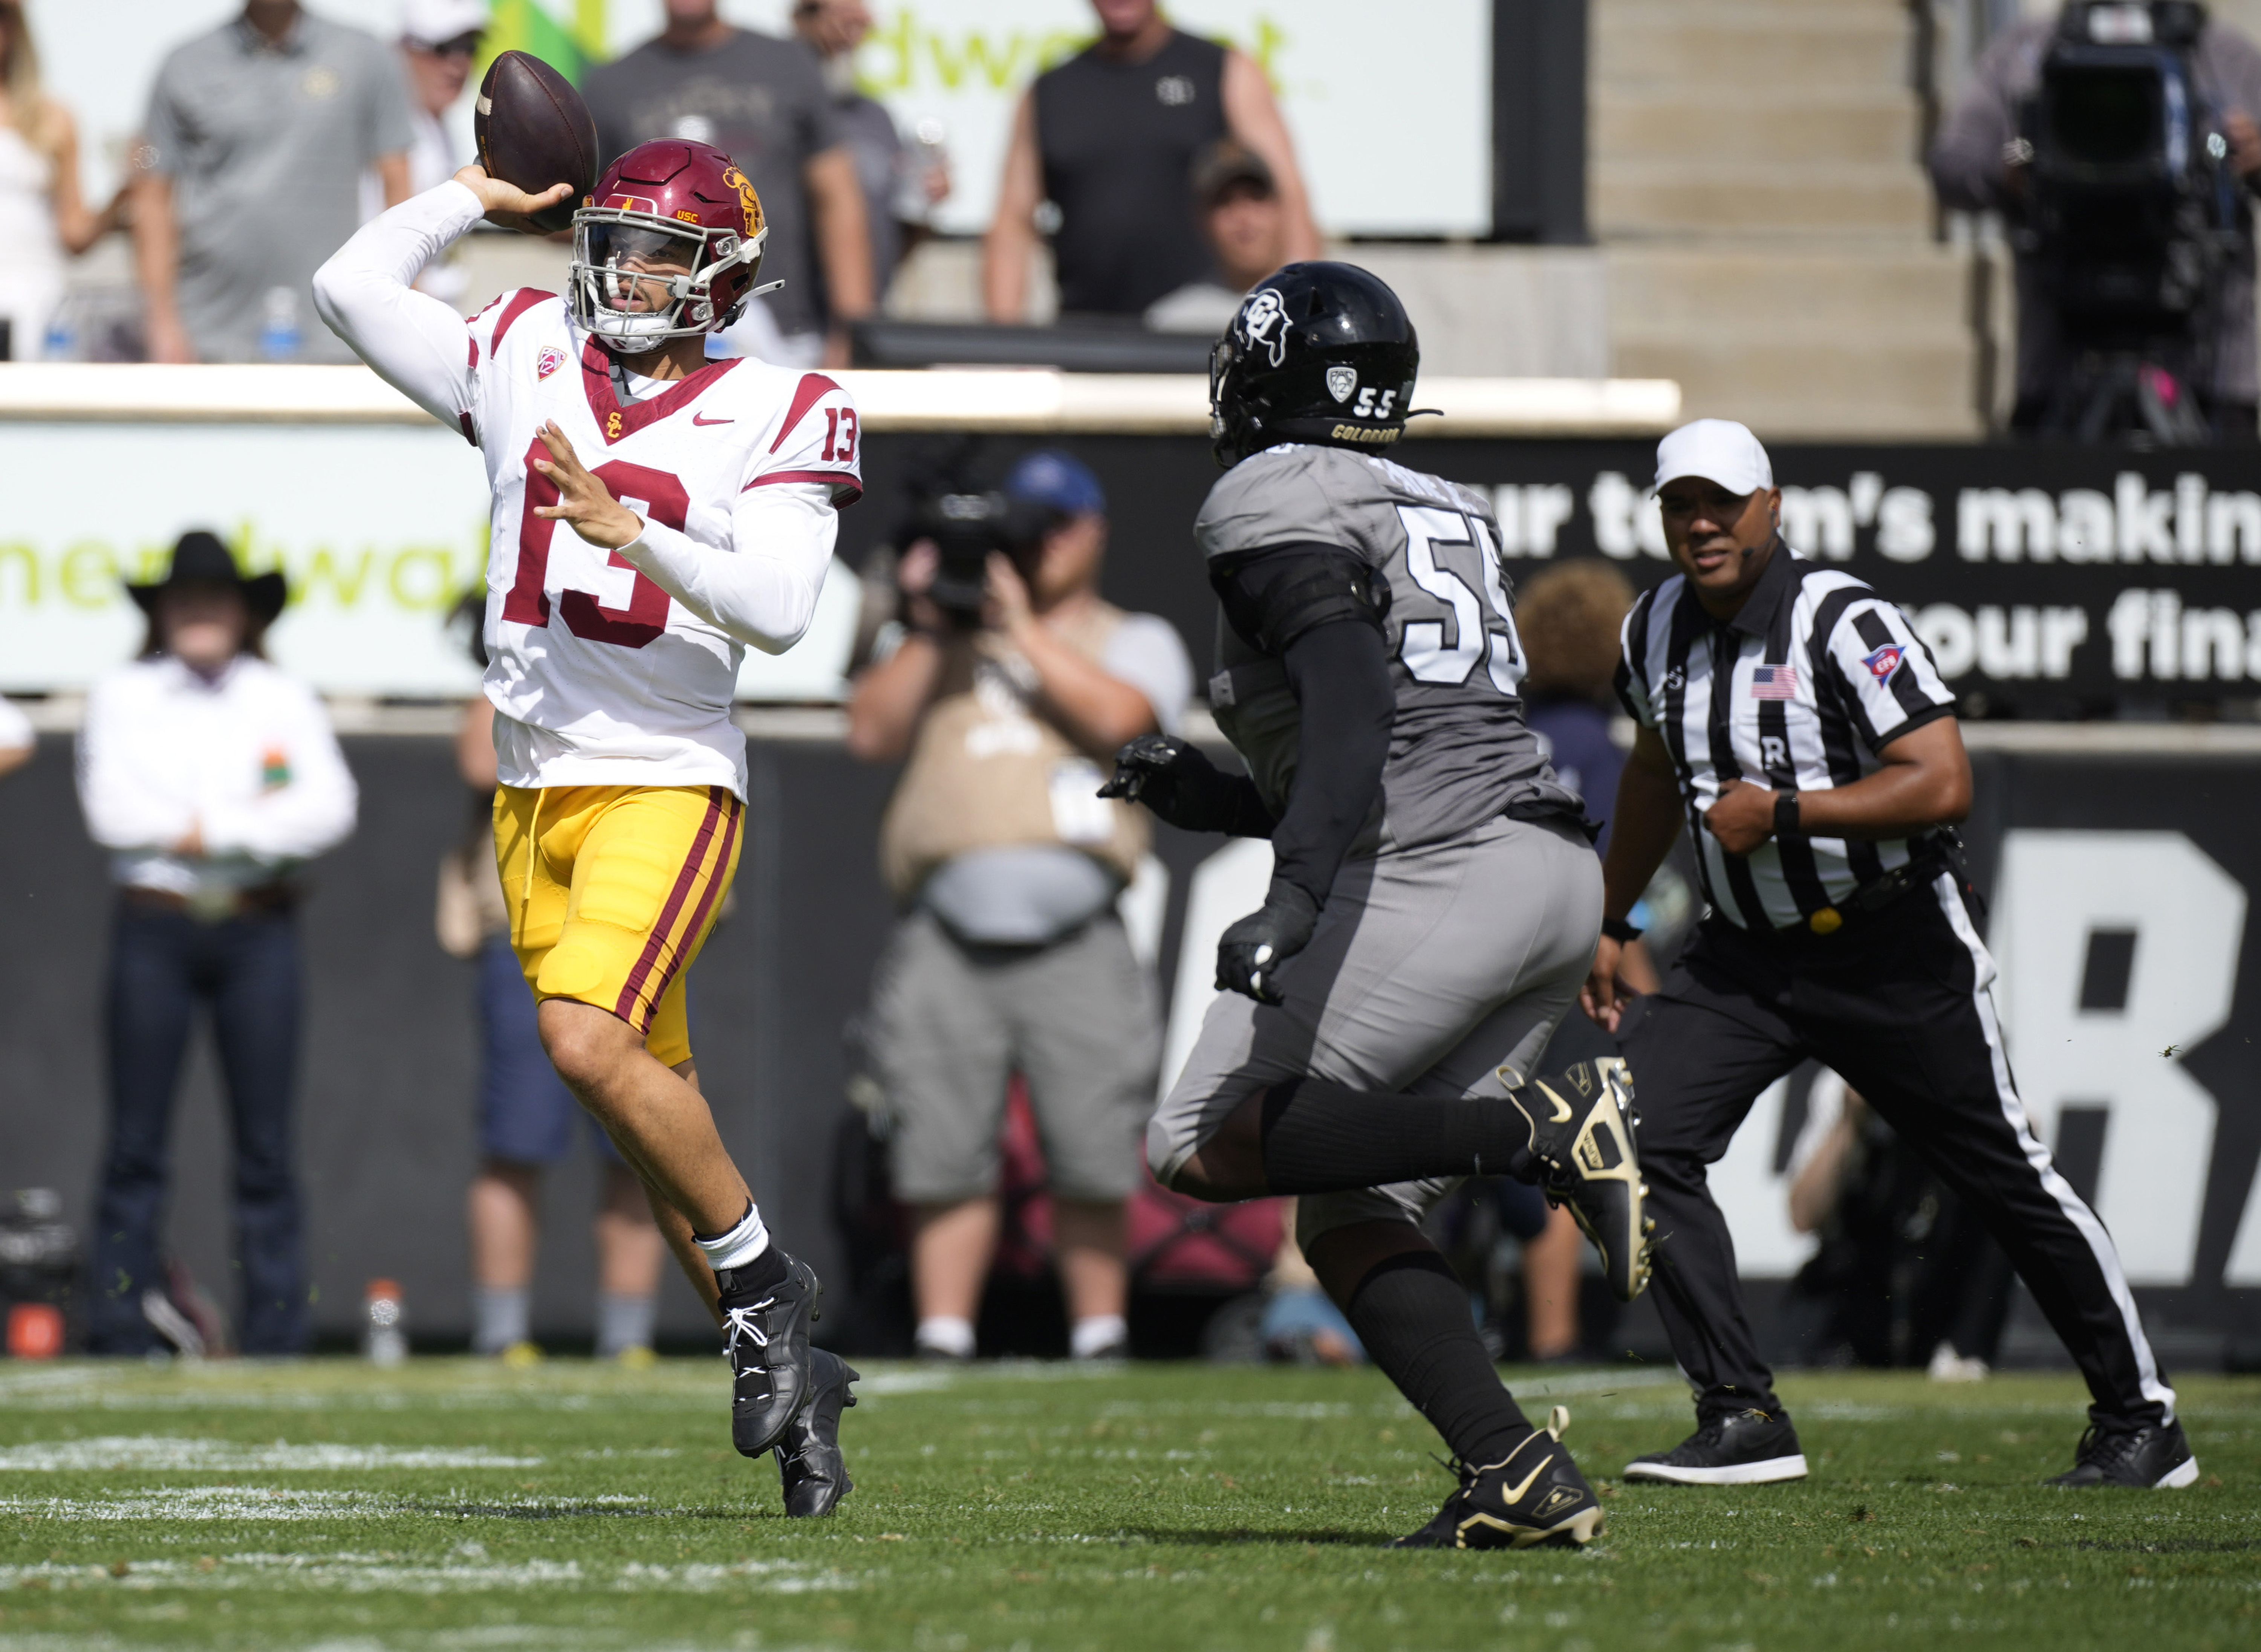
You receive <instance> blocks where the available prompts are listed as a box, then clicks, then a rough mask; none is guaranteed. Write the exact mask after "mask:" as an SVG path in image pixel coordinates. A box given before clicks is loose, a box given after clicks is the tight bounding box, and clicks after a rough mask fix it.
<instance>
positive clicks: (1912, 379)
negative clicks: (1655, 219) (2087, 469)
mask: <svg viewBox="0 0 2261 1652" xmlns="http://www.w3.org/2000/svg"><path fill="white" fill-rule="evenodd" d="M1611 348H1612V365H1613V367H1614V369H1615V370H1616V371H1617V372H1618V373H1619V374H1621V375H1626V376H1628V377H1635V378H1647V377H1657V378H1670V379H1676V380H1678V381H1679V383H1680V390H1681V403H1680V406H1681V414H1682V417H1683V418H1739V419H1741V420H1742V421H1743V422H1744V423H1745V424H1747V425H1748V426H1751V428H1752V429H1753V430H1755V431H1756V432H1758V433H1759V435H1760V436H1761V437H1762V438H1768V437H1771V438H1775V439H1793V438H1794V439H1796V440H1802V441H1811V440H1830V439H1834V438H1843V437H1861V438H1881V437H1894V438H1901V439H1933V440H1962V439H1966V438H1970V437H1975V436H1977V435H1979V434H1981V433H1982V432H1981V427H1980V422H1979V418H1978V414H1977V401H1976V398H1977V386H1976V382H1975V379H1974V376H1973V375H1974V371H1975V369H1974V365H1973V363H1974V356H1973V352H1972V350H1971V347H1970V339H1969V338H1968V336H1967V335H1949V336H1942V335H1941V334H1939V333H1934V332H1931V331H1928V330H1927V331H1925V332H1922V333H1913V334H1899V333H1894V332H1892V331H1890V330H1887V329H1880V328H1864V329H1863V330H1862V331H1861V332H1859V333H1856V334H1848V333H1845V332H1843V331H1841V330H1839V329H1835V328H1827V329H1813V330H1810V331H1809V330H1807V329H1805V328H1803V327H1800V328H1796V329H1777V330H1774V331H1770V332H1767V333H1757V332H1746V331H1744V330H1742V329H1741V328H1729V327H1717V328H1713V329H1710V330H1707V331H1704V332H1690V331H1676V332H1672V333H1654V334H1652V333H1641V332H1638V331H1626V330H1619V331H1618V332H1616V333H1615V336H1614V337H1613V338H1612V340H1611Z"/></svg>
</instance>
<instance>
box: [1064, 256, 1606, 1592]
mask: <svg viewBox="0 0 2261 1652" xmlns="http://www.w3.org/2000/svg"><path fill="white" fill-rule="evenodd" d="M1419 362H1420V351H1419V346H1418V341H1417V340H1416V339H1415V336H1414V332H1413V327H1412V324H1411V323H1410V321H1409V320H1408V319H1407V318H1406V314H1405V311H1404V308H1403V306H1402V305H1401V304H1399V303H1398V301H1397V298H1396V295H1395V294H1394V293H1392V292H1391V291H1390V290H1389V288H1388V287H1386V286H1384V285H1383V284H1382V282H1380V281H1377V280H1376V279H1375V277H1374V276H1372V275H1368V274H1367V272H1366V271H1364V270H1362V269H1357V268H1353V267H1351V266H1350V265H1347V264H1336V263H1320V262H1311V263H1297V264H1290V265H1288V267H1287V268H1284V269H1281V270H1280V271H1279V272H1278V273H1277V274H1275V275H1273V276H1272V277H1271V278H1270V279H1268V280H1267V281H1266V282H1263V283H1262V284H1261V285H1260V286H1259V287H1258V288H1257V289H1256V290H1255V291H1254V292H1253V293H1252V294H1251V295H1250V296H1249V297H1248V298H1247V300H1246V301H1245V303H1244V304H1242V305H1241V308H1240V311H1239V313H1238V316H1237V317H1236V318H1234V321H1233V323H1232V325H1231V329H1230V330H1229V331H1228V332H1227V333H1226V335H1225V337H1224V339H1223V340H1220V341H1219V343H1218V345H1217V351H1216V354H1214V355H1213V357H1212V359H1211V366H1210V372H1209V382H1210V404H1211V409H1212V412H1213V414H1214V421H1213V425H1212V430H1213V433H1214V434H1215V437H1216V440H1217V456H1218V458H1219V460H1220V461H1221V462H1222V463H1224V465H1225V466H1226V467H1227V474H1226V475H1225V476H1224V479H1223V480H1221V481H1220V482H1219V483H1217V487H1216V488H1215V490H1213V491H1212V492H1211V493H1210V495H1209V502H1208V504H1206V505H1204V506H1203V507H1202V513H1201V517H1200V519H1199V521H1198V522H1197V523H1196V524H1195V537H1196V538H1197V539H1198V540H1199V541H1200V543H1201V547H1202V550H1203V552H1204V553H1206V554H1207V556H1208V559H1209V579H1210V583H1212V584H1213V585H1214V586H1215V587H1216V589H1217V594H1218V596H1219V597H1221V598H1222V599H1223V603H1224V622H1223V623H1222V624H1221V625H1220V626H1219V628H1218V650H1219V654H1218V670H1217V676H1216V677H1215V678H1214V679H1213V680H1212V682H1211V683H1210V684H1209V698H1210V701H1211V703H1212V704H1213V705H1214V706H1215V707H1216V710H1217V721H1218V723H1219V724H1220V726H1222V727H1223V728H1224V731H1225V733H1226V734H1227V735H1228V736H1229V737H1230V738H1231V740H1232V742H1233V744H1234V745H1235V746H1236V747H1238V749H1239V751H1240V753H1241V754H1242V756H1243V757H1244V758H1245V759H1246V761H1247V763H1248V768H1249V770H1250V775H1249V776H1228V775H1226V774H1224V772H1222V771H1221V770H1219V769H1217V768H1216V767H1215V766H1214V765H1212V764H1211V763H1210V762H1209V761H1208V759H1207V758H1205V757H1203V756H1202V754H1201V753H1200V752H1199V751H1198V750H1196V749H1195V747H1191V746H1189V745H1188V744H1186V743H1185V742H1183V741H1181V740H1170V739H1167V738H1166V737H1163V736H1159V735H1149V736H1146V737H1145V738H1144V739H1142V740H1135V741H1133V742H1132V743H1131V744H1130V745H1129V746H1127V747H1124V748H1123V751H1122V753H1121V754H1119V755H1118V757H1117V759H1116V776H1115V778H1114V780H1113V781H1112V782H1111V783H1109V788H1108V790H1109V795H1113V796H1124V797H1137V798H1138V799H1140V800H1141V801H1143V802H1145V804H1146V805H1148V806H1149V807H1150V808H1152V810H1153V811H1154V812H1155V813H1156V814H1157V815H1159V816H1160V817H1161V818H1162V819H1165V820H1168V821H1170V822H1172V823H1173V824H1174V825H1177V826H1183V827H1187V828H1188V829H1192V830H1208V831H1220V832H1228V833H1235V834H1238V835H1242V836H1251V837H1268V838H1269V839H1271V840H1272V848H1273V866H1274V871H1273V877H1272V883H1271V888H1270V890H1269V892H1268V893H1267V897H1266V899H1265V902H1264V905H1263V906H1262V908H1261V909H1260V910H1259V911H1258V912H1253V913H1252V914H1250V915H1249V916H1248V917H1246V918H1244V919H1241V920H1240V921H1239V922H1238V923H1237V924H1235V925H1233V926H1232V927H1231V928H1230V929H1228V930H1227V931H1226V932H1225V933H1224V939H1223V940H1222V942H1221V943H1220V945H1219V948H1218V951H1217V985H1218V987H1219V988H1220V989H1229V990H1227V991H1223V992H1221V994H1220V996H1219V997H1218V998H1217V1000H1216V1002H1215V1003H1214V1004H1213V1005H1211V1007H1210V1009H1209V1015H1208V1019H1206V1020H1205V1021H1204V1022H1203V1024H1202V1032H1201V1036H1200V1039H1199V1041H1198V1042H1197V1043H1196V1045H1195V1048H1194V1051H1193V1054H1192V1055H1191V1057H1190V1058H1189V1059H1188V1062H1187V1063H1186V1068H1185V1071H1184V1073H1183V1075H1182V1076H1181V1077H1180V1078H1179V1080H1178V1082H1177V1083H1176V1085H1175V1087H1174V1089H1173V1090H1172V1091H1171V1092H1170V1095H1169V1097H1168V1098H1167V1099H1166V1101H1165V1102H1164V1103H1163V1104H1162V1105H1161V1107H1160V1109H1159V1111H1158V1112H1156V1114H1155V1116H1154V1118H1153V1120H1152V1124H1151V1125H1150V1126H1149V1127H1148V1131H1147V1139H1146V1155H1147V1159H1148V1162H1150V1163H1151V1164H1152V1167H1153V1170H1154V1174H1155V1175H1156V1176H1158V1177H1159V1178H1160V1180H1161V1181H1162V1182H1163V1183H1164V1184H1165V1185H1166V1186H1169V1187H1172V1188H1174V1189H1176V1190H1177V1191H1180V1192H1182V1193H1188V1194H1191V1195H1193V1196H1195V1198H1207V1199H1214V1200H1219V1201H1223V1200H1231V1199H1241V1198H1255V1197H1258V1196H1260V1195H1263V1194H1267V1193H1293V1194H1297V1195H1299V1196H1301V1198H1300V1203H1299V1205H1298V1210H1297V1219H1296V1226H1297V1233H1298V1237H1299V1238H1300V1239H1301V1241H1302V1243H1303V1248H1304V1251H1305V1253H1306V1254H1307V1255H1309V1256H1310V1262H1311V1265H1312V1267H1313V1268H1314V1269H1317V1273H1318V1276H1319V1278H1320V1280H1321V1282H1322V1283H1323V1284H1324V1285H1325V1286H1326V1289H1327V1291H1328V1294H1329V1295H1331V1297H1332V1298H1334V1299H1335V1301H1336V1302H1337V1303H1339V1305H1341V1306H1342V1308H1343V1310H1344V1312H1346V1313H1347V1314H1348V1315H1349V1317H1350V1321H1351V1323H1352V1325H1353V1327H1356V1329H1357V1331H1358V1334H1359V1335H1360V1338H1361V1339H1362V1340H1363V1341H1365V1343H1366V1346H1367V1351H1368V1352H1369V1353H1370V1354H1371V1355H1373V1357H1374V1360H1375V1363H1376V1364H1377V1365H1379V1366H1380V1367H1381V1368H1382V1370H1384V1371H1386V1372H1388V1373H1389V1377H1390V1379H1391V1380H1392V1381H1393V1382H1395V1383H1396V1384H1397V1386H1398V1388H1399V1390H1400V1391H1402V1392H1403V1394H1404V1395H1405V1397H1406V1398H1407V1399H1408V1400H1410V1402H1411V1403H1412V1404H1413V1405H1414V1406H1415V1407H1416V1408H1417V1409H1418V1410H1419V1411H1420V1412H1421V1413H1422V1415H1423V1416H1425V1417H1426V1418H1427V1419H1428V1420H1430V1422H1431V1423H1432V1424H1433V1425H1434V1426H1435V1427H1436V1429H1437V1431H1438V1433H1439V1434H1442V1435H1443V1436H1444V1439H1445V1441H1446V1444H1447V1445H1448V1446H1449V1447H1450V1448H1451V1449H1452V1451H1453V1455H1454V1457H1455V1458H1456V1460H1457V1462H1456V1465H1455V1466H1456V1469H1457V1471H1458V1474H1459V1477H1460V1485H1459V1487H1458V1489H1457V1490H1455V1491H1453V1494H1452V1496H1451V1497H1450V1498H1447V1499H1446V1503H1445V1506H1444V1508H1443V1510H1442V1511H1441V1512H1440V1513H1439V1514H1438V1516H1437V1518H1436V1519H1435V1520H1432V1521H1431V1522H1430V1523H1429V1524H1428V1525H1427V1526H1426V1527H1424V1528H1423V1529H1422V1530H1421V1531H1419V1532H1417V1533H1415V1534H1413V1535H1411V1536H1410V1537H1407V1538H1405V1539H1403V1540H1401V1541H1403V1542H1404V1543H1406V1544H1409V1545H1413V1546H1418V1547H1436V1546H1442V1547H1452V1548H1509V1547H1512V1548H1525V1547H1529V1546H1531V1545H1532V1544H1536V1543H1545V1542H1552V1543H1559V1544H1575V1543H1583V1542H1586V1541H1590V1540H1591V1539H1592V1538H1593V1537H1595V1536H1596V1535H1597V1534H1599V1533H1600V1532H1601V1530H1602V1525H1603V1521H1602V1510H1601V1506H1600V1505H1599V1504H1597V1502H1596V1501H1595V1500H1594V1494H1593V1492H1592V1491H1591V1490H1590V1488H1589V1487H1588V1486H1587V1484H1586V1482H1585V1480H1584V1478H1583V1477H1581V1476H1580V1474H1579V1472H1578V1470H1577V1468H1576V1465H1575V1464H1574V1463H1573V1462H1571V1460H1570V1456H1569V1454H1568V1452H1566V1451H1565V1450H1563V1448H1562V1447H1561V1431H1562V1428H1563V1427H1564V1426H1565V1425H1566V1424H1567V1423H1568V1420H1569V1419H1568V1413H1567V1412H1563V1411H1562V1410H1561V1408H1560V1407H1557V1408H1556V1410H1555V1412H1554V1415H1553V1417H1552V1418H1551V1419H1550V1420H1549V1424H1548V1427H1546V1428H1544V1429H1540V1428H1534V1427H1532V1424H1531V1422H1530V1421H1529V1420H1527V1419H1525V1416H1524V1414H1523V1412H1522V1411H1521V1410H1520V1409H1519V1408H1518V1406H1517V1405H1516V1403H1515V1400H1514V1398H1512V1397H1511V1395H1510V1394H1509V1393H1508V1391H1506V1389H1505V1388H1504V1387H1503V1386H1502V1385H1501V1384H1500V1380H1499V1377H1498V1373H1497V1371H1496V1370H1494V1368H1493V1366H1492V1362H1491V1360H1490V1357H1489V1355H1487V1354H1486V1353H1485V1351H1484V1348H1483V1344H1482V1341H1479V1340H1478V1338H1477V1336H1476V1334H1475V1327H1473V1326H1472V1325H1471V1323H1470V1322H1469V1317H1468V1293H1467V1291H1466V1290H1465V1289H1464V1288H1463V1287H1462V1285H1461V1283H1460V1281H1459V1280H1458V1279H1457V1278H1455V1277H1454V1276H1453V1272H1452V1269H1450V1268H1449V1267H1448V1266H1447V1265H1446V1262H1445V1260H1444V1258H1443V1257H1442V1256H1440V1255H1439V1254H1438V1252H1437V1250H1436V1248H1434V1247H1433V1246H1432V1245H1431V1244H1430V1243H1429V1241H1428V1240H1427V1239H1426V1238H1425V1237H1424V1236H1423V1234H1422V1233H1421V1230H1420V1228H1419V1226H1418V1222H1419V1219H1420V1218H1421V1216H1422V1215H1423V1213H1424V1212H1425V1211H1426V1210H1427V1209H1428V1207H1429V1206H1430V1205H1432V1204H1433V1203H1434V1202H1435V1201H1436V1200H1437V1199H1438V1198H1440V1197H1441V1196H1442V1195H1443V1194H1444V1193H1445V1192H1446V1191H1447V1190H1449V1189H1450V1188H1451V1187H1452V1186H1453V1184H1455V1183H1456V1182H1457V1181H1458V1180H1459V1179H1460V1178H1461V1177H1463V1176H1479V1175H1509V1176H1518V1177H1521V1178H1522V1179H1524V1180H1525V1181H1535V1182H1538V1183H1540V1184H1541V1185H1543V1186H1544V1187H1545V1188H1546V1189H1547V1192H1548V1194H1549V1195H1550V1197H1553V1198H1556V1199H1558V1200H1561V1199H1568V1201H1569V1202H1570V1205H1571V1208H1572V1210H1573V1212H1575V1213H1576V1215H1577V1216H1578V1218H1579V1220H1580V1222H1581V1224H1582V1225H1583V1226H1584V1227H1585V1228H1586V1231H1587V1232H1588V1233H1589V1234H1590V1235H1591V1236H1592V1237H1593V1239H1594V1241H1595V1242H1596V1243H1597V1245H1598V1246H1599V1247H1600V1248H1601V1251H1602V1255H1603V1260H1604V1267H1605V1270H1606V1271H1607V1273H1608V1276H1609V1279H1610V1283H1611V1286H1612V1288H1613V1289H1614V1290H1615V1291H1616V1292H1617V1294H1618V1295H1619V1297H1621V1298H1626V1299H1628V1300H1630V1299H1631V1298H1633V1296H1634V1295H1636V1294H1637V1293H1638V1292H1639V1291H1640V1288H1641V1286H1642V1284H1644V1283H1645V1282H1646V1280H1647V1271H1648V1258H1647V1235H1646V1233H1645V1219H1644V1217H1643V1214H1642V1201H1643V1198H1644V1196H1645V1194H1646V1191H1647V1190H1646V1189H1645V1188H1643V1187H1642V1185H1641V1182H1640V1168H1639V1165H1638V1163H1637V1162H1636V1159H1635V1147H1634V1140H1633V1129H1634V1122H1635V1121H1634V1119H1633V1112H1632V1097H1631V1091H1630V1087H1629V1084H1628V1083H1627V1081H1626V1075H1625V1070H1624V1067H1623V1064H1622V1063H1621V1062H1616V1061H1614V1060H1611V1061H1604V1062H1582V1063H1580V1064H1578V1065H1577V1066H1576V1067H1574V1068H1571V1069H1568V1071H1567V1072H1565V1073H1563V1074H1561V1075H1557V1076H1553V1077H1550V1078H1547V1079H1544V1080H1538V1081H1536V1082H1533V1081H1532V1074H1531V1063H1532V1062H1534V1061H1535V1060H1536V1059H1537V1058H1538V1055H1539V1054H1540V1051H1541V1050H1542V1049H1543V1048H1545V1046H1546V1043H1547V1036H1548V1034H1549V1033H1552V1032H1553V1031H1554V1026H1555V1023H1556V1022H1557V1021H1559V1020H1560V1019H1561V1018H1562V1016H1563V1014H1564V1013H1565V1012H1566V1011H1568V1009H1569V1007H1570V1005H1572V1004H1573V1003H1574V1002H1575V1001H1576V997H1577V992H1578V988H1579V985H1580V983H1581V982H1582V980H1583V976H1584V974H1585V971H1586V969H1587V967H1588V963H1589V961H1590V959H1591V958H1592V956H1593V954H1594V947H1595V941H1596V939H1597V935H1598V934H1599V928H1600V924H1601V916H1602V906H1601V899H1602V885H1601V872H1600V865H1599V862H1597V860H1596V859H1595V856H1594V852H1593V849H1592V847H1591V846H1590V843H1589V841H1588V839H1587V837H1586V835H1585V833H1584V831H1583V824H1582V816H1583V805H1581V803H1580V802H1579V799H1578V797H1576V794H1575V793H1573V792H1571V791H1569V790H1566V789H1565V788H1564V787H1562V786H1561V784H1559V783H1557V782H1556V780H1555V779H1554V775H1553V774H1552V773H1551V772H1550V771H1549V770H1548V769H1547V762H1546V760H1545V758H1543V757H1542V756H1541V755H1540V752H1539V748H1538V746H1537V744H1536V742H1535V741H1534V740H1532V734H1531V732H1530V730H1529V729H1528V728H1526V727H1525V726H1524V721H1523V708H1522V702H1521V700H1520V699H1519V698H1518V697H1517V693H1516V689H1517V684H1518V683H1519V682H1520V681H1521V680H1522V676H1523V670H1524V662H1523V653H1522V649H1521V648H1520V647H1519V646H1518V642H1517V640H1516V634H1515V623H1514V621H1513V619H1511V617H1510V611H1509V600H1510V599H1509V594H1508V589H1507V583H1506V580H1505V578H1504V576H1503V575H1502V574H1501V571H1500V565H1499V537H1498V529H1497V524H1496V523H1495V522H1494V521H1493V519H1492V515H1491V509H1490V506H1489V504H1487V503H1486V502H1485V500H1484V499H1483V497H1482V496H1481V495H1479V494H1477V493H1475V492H1474V491H1472V490H1469V489H1467V488H1462V487H1459V486H1456V485H1454V484H1453V483H1448V482H1443V481H1440V480H1439V479H1438V478H1436V477H1434V476H1424V475H1422V474H1421V473H1420V472H1418V471H1414V470H1408V469H1406V468H1403V466H1400V465H1397V464H1394V463H1392V462H1390V461H1389V460H1388V459H1385V458H1383V457H1382V456H1381V454H1380V453H1379V452H1377V451H1376V449H1379V448H1382V447H1385V446H1386V445H1387V444H1388V443H1389V442H1391V441H1394V440H1396V438H1397V437H1398V435H1399V434H1400V433H1403V429H1404V426H1405V417H1406V413H1407V411H1408V403H1409V401H1410V397H1411V396H1412V394H1413V380H1414V375H1415V372H1416V370H1417V369H1418V366H1419Z"/></svg>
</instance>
